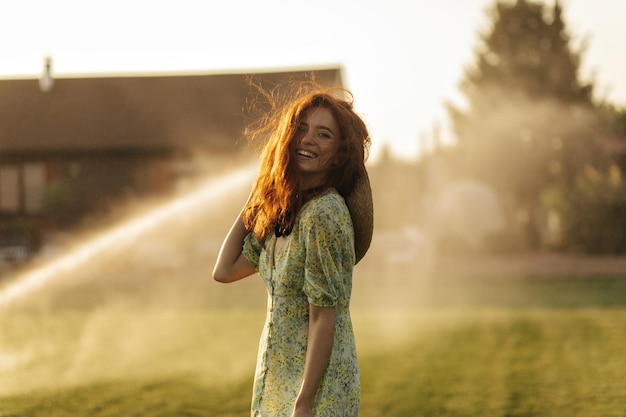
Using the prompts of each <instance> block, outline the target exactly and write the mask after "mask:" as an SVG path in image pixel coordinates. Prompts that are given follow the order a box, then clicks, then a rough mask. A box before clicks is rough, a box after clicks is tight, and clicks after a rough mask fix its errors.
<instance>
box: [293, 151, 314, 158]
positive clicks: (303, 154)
mask: <svg viewBox="0 0 626 417" xmlns="http://www.w3.org/2000/svg"><path fill="white" fill-rule="evenodd" d="M296 153H297V154H298V155H302V156H306V157H307V158H315V157H316V156H317V155H315V154H314V153H313V152H309V151H304V150H302V149H298V150H297V151H296Z"/></svg>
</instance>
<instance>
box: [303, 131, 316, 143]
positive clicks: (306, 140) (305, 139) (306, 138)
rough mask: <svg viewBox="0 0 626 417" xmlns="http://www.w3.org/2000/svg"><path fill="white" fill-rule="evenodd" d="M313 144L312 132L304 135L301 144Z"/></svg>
mask: <svg viewBox="0 0 626 417" xmlns="http://www.w3.org/2000/svg"><path fill="white" fill-rule="evenodd" d="M312 142H313V135H312V134H311V132H305V133H304V134H303V135H302V139H300V143H312Z"/></svg>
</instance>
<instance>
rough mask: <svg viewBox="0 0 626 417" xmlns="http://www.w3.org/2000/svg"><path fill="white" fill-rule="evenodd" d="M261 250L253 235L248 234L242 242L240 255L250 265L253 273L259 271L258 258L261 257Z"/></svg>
mask: <svg viewBox="0 0 626 417" xmlns="http://www.w3.org/2000/svg"><path fill="white" fill-rule="evenodd" d="M262 249H263V247H262V246H261V244H260V243H259V241H258V240H257V238H256V237H255V236H254V233H248V234H247V235H246V237H245V238H244V240H243V247H242V249H241V254H242V255H243V257H244V258H246V260H247V261H248V262H250V265H252V267H253V268H254V270H255V271H258V270H259V256H260V255H261V250H262Z"/></svg>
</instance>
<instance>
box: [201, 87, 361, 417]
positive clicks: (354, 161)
mask: <svg viewBox="0 0 626 417" xmlns="http://www.w3.org/2000/svg"><path fill="white" fill-rule="evenodd" d="M339 92H342V93H345V91H343V90H328V91H325V90H319V91H315V92H312V93H308V94H306V95H304V96H301V97H299V98H297V99H295V100H293V101H291V102H290V103H288V104H287V105H286V106H284V107H283V108H282V109H279V110H277V111H276V112H275V113H274V114H273V116H271V118H270V119H269V120H268V121H267V122H266V123H265V124H264V125H263V126H262V128H261V129H259V130H257V131H256V135H267V136H269V138H268V141H267V143H266V145H265V148H264V150H263V153H262V157H261V166H260V171H259V175H258V177H257V179H256V182H255V184H254V187H253V189H252V193H251V195H250V198H249V200H248V202H247V203H246V205H245V207H244V209H243V210H242V212H241V214H240V216H239V218H238V219H237V220H236V221H235V223H234V224H233V226H232V228H231V229H230V231H229V233H228V235H227V236H226V238H225V240H224V243H223V244H222V248H221V250H220V253H219V255H218V259H217V262H216V265H215V269H214V271H213V277H214V279H215V280H217V281H220V282H233V281H237V280H239V279H242V278H245V277H247V276H250V275H251V274H253V273H254V272H257V271H258V272H259V273H260V275H261V277H262V278H263V280H264V281H265V284H266V286H267V289H268V309H267V318H266V322H265V326H264V329H263V334H262V337H261V342H260V345H259V354H258V359H257V367H256V373H255V379H254V389H253V398H252V415H253V416H263V417H269V416H271V417H280V416H286V417H289V416H292V417H304V416H318V417H321V416H357V414H358V407H359V399H360V385H359V370H358V364H357V359H356V348H355V342H354V336H353V331H352V323H351V319H350V311H349V305H350V294H351V289H352V270H353V267H354V265H355V263H356V262H357V261H358V260H360V258H361V257H362V256H363V255H364V254H365V252H366V251H367V249H368V247H369V243H370V241H371V236H372V203H371V202H372V199H371V190H370V188H369V182H368V180H367V173H366V171H365V165H364V163H365V157H366V154H367V150H368V147H369V134H368V131H367V128H366V126H365V124H364V123H363V121H362V120H361V118H360V117H359V116H358V115H357V114H356V113H355V112H354V110H353V107H352V101H351V100H346V99H343V98H340V97H338V96H337V93H339ZM346 199H347V201H348V204H346ZM349 206H350V207H351V208H352V210H349V208H348V207H349ZM351 214H352V215H351ZM353 224H354V227H353ZM355 234H356V236H357V239H356V241H355ZM355 245H356V252H355Z"/></svg>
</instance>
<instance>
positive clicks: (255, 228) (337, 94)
mask: <svg viewBox="0 0 626 417" xmlns="http://www.w3.org/2000/svg"><path fill="white" fill-rule="evenodd" d="M294 94H295V95H296V97H295V98H293V99H291V100H289V101H288V102H287V103H286V104H284V105H283V106H281V107H279V106H277V105H276V104H275V103H274V101H273V99H272V97H271V95H266V98H268V99H270V100H271V101H270V104H271V107H272V111H271V113H269V114H268V115H267V116H266V117H265V118H264V119H262V120H261V122H260V123H259V125H258V126H257V127H256V128H255V129H253V130H252V131H251V132H248V134H249V136H250V138H251V139H257V138H263V139H266V143H265V146H264V147H263V151H262V153H261V161H260V169H259V175H258V176H257V178H256V181H255V183H254V186H253V189H252V193H251V196H250V200H249V201H248V203H247V205H246V207H245V209H244V213H243V214H244V216H243V220H244V224H245V226H246V228H247V229H248V230H250V231H252V232H254V234H255V236H256V238H257V239H258V240H259V241H261V242H263V241H265V239H266V238H267V236H268V235H269V234H270V233H272V232H273V231H274V227H275V226H276V225H277V224H280V225H281V227H282V228H285V229H287V230H290V229H291V227H292V226H293V224H294V222H295V219H296V217H297V216H298V212H299V211H300V208H301V207H302V205H303V204H304V200H303V193H302V191H303V190H302V186H301V184H302V178H301V174H300V172H299V169H298V167H297V165H296V163H295V161H294V156H295V151H296V146H297V143H296V140H295V136H296V130H297V127H298V125H299V124H300V121H301V118H302V117H303V114H304V112H306V111H307V110H309V109H311V108H317V107H322V108H326V109H328V110H330V112H331V113H332V115H333V117H334V118H335V121H336V122H337V125H338V126H339V133H340V134H339V136H340V137H339V147H338V150H337V156H338V158H337V160H338V161H339V163H338V165H334V166H332V167H331V168H330V169H329V172H328V175H326V178H325V180H324V183H323V184H322V189H327V188H330V187H333V188H335V189H336V190H337V191H338V192H339V193H340V194H341V195H342V196H344V197H346V196H347V195H348V194H349V193H350V191H352V189H353V188H354V186H355V184H356V181H357V179H358V178H359V177H360V176H363V175H367V174H366V172H365V161H366V159H367V156H368V151H369V146H370V136H369V133H368V129H367V127H366V125H365V123H364V122H363V120H362V119H361V117H360V116H359V115H358V114H357V113H356V112H355V111H354V107H353V103H354V99H353V96H352V94H351V93H350V92H349V91H347V90H345V89H342V88H329V89H323V88H316V89H315V90H314V91H307V92H297V93H294Z"/></svg>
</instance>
